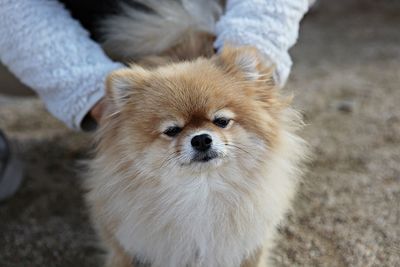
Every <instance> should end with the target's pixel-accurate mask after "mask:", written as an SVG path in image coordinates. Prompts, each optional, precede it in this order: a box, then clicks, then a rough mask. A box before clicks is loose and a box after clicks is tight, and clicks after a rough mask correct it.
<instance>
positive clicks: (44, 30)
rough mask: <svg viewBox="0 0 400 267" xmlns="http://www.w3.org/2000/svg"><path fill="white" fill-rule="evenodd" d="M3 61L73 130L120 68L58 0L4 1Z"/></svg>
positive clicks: (0, 7) (0, 9) (0, 8)
mask: <svg viewBox="0 0 400 267" xmlns="http://www.w3.org/2000/svg"><path fill="white" fill-rule="evenodd" d="M0 59H1V61H2V62H3V63H4V64H5V65H6V66H8V68H9V69H10V70H11V71H12V72H13V73H14V74H15V75H16V76H17V77H18V78H19V79H20V80H21V81H22V82H23V83H25V84H27V85H28V86H30V87H31V88H32V89H34V90H35V91H36V92H37V93H38V94H39V96H40V97H41V99H42V100H43V101H44V102H45V104H46V106H47V108H48V109H49V111H50V112H51V113H52V114H53V115H54V116H55V117H57V118H59V119H60V120H62V121H63V122H65V123H66V124H67V125H68V126H69V127H71V128H74V129H80V127H81V122H82V120H83V118H84V116H85V115H86V114H87V113H88V111H89V110H90V109H91V108H92V107H93V105H94V104H95V103H96V102H97V101H99V100H100V99H101V98H102V97H103V96H104V80H105V77H106V76H107V74H108V73H110V72H111V71H112V70H114V69H117V68H121V67H122V65H120V64H118V63H114V62H112V61H111V60H110V59H109V58H107V57H106V55H105V54H104V52H103V50H102V49H101V47H100V46H99V45H98V44H97V43H95V42H93V41H92V40H91V39H90V38H89V34H88V33H87V32H86V30H84V29H83V28H82V27H81V26H80V24H79V23H78V22H76V21H75V20H73V19H72V18H71V16H70V14H69V13H68V12H67V11H66V10H65V9H64V7H63V6H62V5H61V4H60V3H59V2H58V1H54V0H51V1H49V0H23V1H21V0H18V1H15V0H0Z"/></svg>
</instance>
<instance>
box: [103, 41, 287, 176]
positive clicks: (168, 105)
mask: <svg viewBox="0 0 400 267" xmlns="http://www.w3.org/2000/svg"><path fill="white" fill-rule="evenodd" d="M272 76H273V71H272V69H271V68H268V67H265V66H264V65H263V64H262V60H261V58H260V55H259V54H258V52H257V51H256V50H255V49H253V48H240V49H234V48H229V47H228V48H225V49H224V50H223V51H222V53H221V54H220V55H216V56H214V57H213V58H211V59H203V58H200V59H197V60H195V61H192V62H183V63H174V64H170V65H165V66H161V67H158V68H153V69H145V68H142V67H140V66H132V67H131V68H129V69H124V70H118V71H116V72H114V73H112V74H111V75H110V77H109V79H108V88H107V100H108V102H107V111H106V114H105V116H104V118H103V121H102V124H103V126H102V129H101V130H100V136H101V138H102V142H101V144H100V149H102V148H103V149H106V148H107V149H110V148H112V151H113V154H114V157H119V158H120V159H121V160H122V161H124V162H132V164H134V165H135V166H136V169H137V170H138V171H139V172H182V171H184V172H204V171H212V170H214V169H216V168H219V167H222V166H236V168H244V169H252V168H256V167H257V165H258V164H260V163H262V161H264V160H265V159H266V156H267V155H268V153H269V151H273V150H274V147H275V146H276V145H277V144H278V143H279V135H280V113H281V111H282V109H284V107H285V106H286V104H287V101H285V100H282V99H281V98H280V97H279V94H278V91H277V88H276V86H275V84H274V80H273V77H272Z"/></svg>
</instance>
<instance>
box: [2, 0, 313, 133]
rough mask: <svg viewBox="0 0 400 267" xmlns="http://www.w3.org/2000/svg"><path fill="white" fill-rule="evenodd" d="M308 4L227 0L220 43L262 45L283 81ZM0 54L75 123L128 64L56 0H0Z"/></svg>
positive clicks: (292, 0)
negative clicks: (118, 59) (110, 77)
mask: <svg viewBox="0 0 400 267" xmlns="http://www.w3.org/2000/svg"><path fill="white" fill-rule="evenodd" d="M307 9H308V0H228V1H227V9H226V13H225V15H223V16H222V17H221V19H220V21H219V22H218V23H217V26H216V35H217V40H216V42H215V47H216V48H217V49H220V48H221V47H222V46H223V44H224V43H225V42H229V43H231V44H235V45H253V46H256V47H257V48H258V49H260V51H262V52H263V53H264V54H265V56H266V57H267V58H269V59H271V60H272V61H273V62H274V63H275V64H276V65H277V74H278V81H279V83H280V84H281V85H283V84H284V83H285V82H286V80H287V77H288V75H289V72H290V68H291V64H292V62H291V59H290V56H289V53H288V50H289V48H290V47H291V46H292V45H293V44H294V43H295V42H296V39H297V35H298V28H299V23H300V20H301V18H302V17H303V15H304V14H305V12H306V11H307ZM0 60H1V61H2V62H3V63H4V64H5V65H6V66H8V68H9V69H10V70H11V71H12V72H13V73H14V74H15V75H16V76H17V77H18V78H19V79H20V80H21V81H22V82H23V83H25V84H26V85H28V86H29V87H31V88H32V89H34V90H35V91H36V92H37V93H38V94H39V96H40V97H41V99H42V100H43V101H44V102H45V104H46V106H47V108H48V110H49V111H50V112H51V113H52V114H53V115H54V116H55V117H57V118H59V119H60V120H62V121H63V122H64V123H66V124H67V125H68V126H69V127H71V128H74V129H81V122H82V120H83V118H84V117H85V115H86V114H87V113H88V112H89V111H90V109H91V108H92V107H93V105H94V104H95V103H96V102H97V101H99V100H100V99H101V98H102V97H103V96H104V86H105V85H104V81H105V78H106V76H107V74H108V73H109V72H111V71H112V70H114V69H118V68H121V67H123V65H122V64H120V63H116V62H113V61H111V60H110V59H109V58H108V57H107V56H106V55H105V54H104V52H103V50H102V49H101V47H100V45H99V44H97V43H95V42H94V41H92V40H91V39H90V38H89V34H88V32H87V31H86V30H85V29H83V28H82V27H81V25H80V24H79V23H78V22H77V21H75V20H74V19H73V18H72V17H71V16H70V14H69V12H68V11H67V10H66V9H65V8H64V7H63V5H62V4H60V3H59V2H58V1H55V0H0Z"/></svg>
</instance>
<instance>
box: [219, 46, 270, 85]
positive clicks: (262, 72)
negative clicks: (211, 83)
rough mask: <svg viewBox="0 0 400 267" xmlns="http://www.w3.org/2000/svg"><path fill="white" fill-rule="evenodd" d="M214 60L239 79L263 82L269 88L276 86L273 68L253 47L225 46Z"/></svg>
mask: <svg viewBox="0 0 400 267" xmlns="http://www.w3.org/2000/svg"><path fill="white" fill-rule="evenodd" d="M215 60H216V61H215V62H216V64H217V65H218V66H219V67H222V68H223V69H224V70H225V71H226V72H228V73H230V74H233V75H236V76H239V77H240V78H241V79H244V80H247V81H260V82H265V83H266V84H267V85H269V86H271V87H275V86H276V83H275V77H274V72H275V66H274V65H272V64H270V63H269V62H268V61H267V60H266V59H265V58H264V57H263V55H261V53H260V52H259V51H258V50H257V49H256V48H254V47H251V46H243V47H232V46H229V45H226V46H225V47H224V48H223V49H222V51H221V53H220V54H219V55H218V56H217V57H216V58H215Z"/></svg>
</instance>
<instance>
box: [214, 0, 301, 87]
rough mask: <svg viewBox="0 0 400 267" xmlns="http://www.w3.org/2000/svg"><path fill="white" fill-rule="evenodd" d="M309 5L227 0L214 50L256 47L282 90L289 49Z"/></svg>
mask: <svg viewBox="0 0 400 267" xmlns="http://www.w3.org/2000/svg"><path fill="white" fill-rule="evenodd" d="M308 5H309V0H228V1H227V7H226V10H227V11H226V13H225V15H224V16H222V17H221V19H220V21H219V22H218V23H217V25H216V35H217V40H216V42H215V44H214V46H215V47H216V48H217V49H220V48H221V47H222V46H223V45H224V44H225V43H229V44H232V45H251V46H255V47H257V48H258V49H259V50H260V51H261V52H262V53H263V54H264V55H265V56H266V58H267V59H268V60H270V61H272V63H273V64H275V65H276V70H277V71H276V74H277V75H276V76H277V82H278V83H279V84H280V85H281V86H283V85H284V84H285V82H286V80H287V78H288V76H289V72H290V69H291V66H292V61H291V58H290V55H289V48H290V47H292V46H293V45H294V44H295V42H296V40H297V36H298V31H299V25H300V20H301V18H302V17H303V15H304V14H305V13H306V11H307V10H308Z"/></svg>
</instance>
